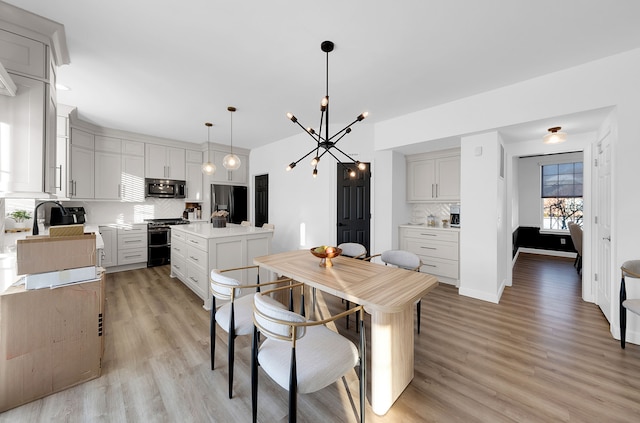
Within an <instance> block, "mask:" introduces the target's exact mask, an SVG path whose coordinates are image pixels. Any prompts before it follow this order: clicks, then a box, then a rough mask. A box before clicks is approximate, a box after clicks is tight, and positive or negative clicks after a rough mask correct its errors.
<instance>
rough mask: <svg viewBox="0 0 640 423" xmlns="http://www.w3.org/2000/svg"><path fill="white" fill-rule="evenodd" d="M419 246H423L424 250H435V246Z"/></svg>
mask: <svg viewBox="0 0 640 423" xmlns="http://www.w3.org/2000/svg"><path fill="white" fill-rule="evenodd" d="M420 248H424V249H425V250H437V248H436V247H424V246H421V247H420Z"/></svg>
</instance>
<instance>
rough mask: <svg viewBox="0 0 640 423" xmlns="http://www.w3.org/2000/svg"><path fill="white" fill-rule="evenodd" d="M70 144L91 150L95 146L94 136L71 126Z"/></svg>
mask: <svg viewBox="0 0 640 423" xmlns="http://www.w3.org/2000/svg"><path fill="white" fill-rule="evenodd" d="M71 144H72V145H75V146H76V147H82V148H86V149H89V150H93V149H94V146H95V136H94V135H93V134H90V133H88V132H85V131H82V130H80V129H77V128H71Z"/></svg>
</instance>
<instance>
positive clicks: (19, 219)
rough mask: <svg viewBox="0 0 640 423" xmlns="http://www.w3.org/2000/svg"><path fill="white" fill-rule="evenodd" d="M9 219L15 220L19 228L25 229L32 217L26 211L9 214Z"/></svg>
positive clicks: (15, 211)
mask: <svg viewBox="0 0 640 423" xmlns="http://www.w3.org/2000/svg"><path fill="white" fill-rule="evenodd" d="M9 217H11V218H12V219H13V220H15V222H16V226H17V227H24V225H25V221H26V220H29V219H31V215H30V214H29V212H28V211H26V210H14V211H12V212H11V213H9Z"/></svg>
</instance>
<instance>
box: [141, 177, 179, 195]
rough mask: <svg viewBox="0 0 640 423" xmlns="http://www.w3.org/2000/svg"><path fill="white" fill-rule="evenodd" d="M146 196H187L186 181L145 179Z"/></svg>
mask: <svg viewBox="0 0 640 423" xmlns="http://www.w3.org/2000/svg"><path fill="white" fill-rule="evenodd" d="M144 182H145V192H144V196H145V197H158V198H185V195H186V188H185V187H186V185H187V183H186V182H185V181H178V180H174V179H149V178H147V179H145V180H144Z"/></svg>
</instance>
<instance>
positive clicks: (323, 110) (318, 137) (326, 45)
mask: <svg viewBox="0 0 640 423" xmlns="http://www.w3.org/2000/svg"><path fill="white" fill-rule="evenodd" d="M334 46H335V45H334V44H333V42H331V41H323V42H322V44H320V48H321V49H322V51H324V52H325V53H327V72H326V79H327V90H326V95H325V96H324V97H323V98H322V100H321V101H320V127H319V128H318V132H316V131H315V130H314V129H313V128H311V127H309V128H305V127H304V126H302V125H301V124H300V122H298V119H297V118H296V117H295V116H294V115H293V114H291V113H287V117H288V118H289V119H290V120H291V122H293V123H297V124H298V126H299V127H300V128H302V129H303V130H304V131H305V132H306V133H307V134H309V136H311V138H313V140H314V141H315V142H316V146H315V147H314V148H313V150H311V151H309V152H308V153H307V154H305V155H304V156H302V157H301V158H300V159H298V160H297V161H295V162H291V164H289V166H287V171H290V170H291V169H293V168H294V167H296V165H297V164H298V163H299V162H300V161H301V160H303V159H304V158H306V157H309V156H310V155H311V154H313V153H314V152H315V155H314V157H313V159H312V160H311V166H313V177H314V178H315V177H316V176H317V175H318V163H319V162H320V159H321V158H322V156H324V155H325V154H327V153H329V155H330V156H331V157H333V158H334V159H336V161H337V162H338V163H340V165H342V167H344V168H345V169H346V170H347V171H348V173H349V175H350V176H351V177H354V176H356V171H355V170H354V169H350V168H348V167H347V166H345V165H344V164H343V163H342V162H340V160H339V159H338V158H337V157H336V156H335V154H334V153H333V152H332V151H331V150H332V149H333V150H335V151H338V152H340V153H341V154H342V155H343V156H344V157H346V158H347V159H348V160H349V161H351V162H353V163H355V165H356V166H357V167H358V169H360V170H365V169H366V165H365V164H364V163H361V162H359V161H357V160H354V159H353V158H352V157H351V156H349V155H348V154H347V153H345V152H344V151H342V150H340V149H339V148H338V147H336V144H337V143H338V141H340V140H341V139H342V138H343V137H344V136H345V135H347V134H348V133H349V132H351V126H352V125H353V124H355V123H356V122H360V121H361V120H363V119H364V118H366V117H367V115H368V113H367V112H364V113H361V114H360V115H358V117H357V118H356V120H354V121H353V122H351V123H350V124H349V125H347V126H345V127H344V128H342V129H341V130H340V131H338V132H336V133H335V134H334V135H332V136H331V137H329V53H330V52H332V51H333V48H334ZM323 125H324V136H322V129H323Z"/></svg>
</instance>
